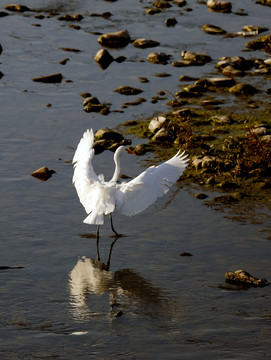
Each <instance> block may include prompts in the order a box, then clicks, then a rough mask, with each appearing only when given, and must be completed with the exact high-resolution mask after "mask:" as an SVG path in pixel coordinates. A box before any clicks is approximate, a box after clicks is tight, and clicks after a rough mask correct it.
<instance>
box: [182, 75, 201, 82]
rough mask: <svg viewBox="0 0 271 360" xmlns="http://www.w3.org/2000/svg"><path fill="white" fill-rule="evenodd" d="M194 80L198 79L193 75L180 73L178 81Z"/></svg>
mask: <svg viewBox="0 0 271 360" xmlns="http://www.w3.org/2000/svg"><path fill="white" fill-rule="evenodd" d="M196 80H198V79H197V78H195V77H193V76H189V75H181V76H180V77H179V81H196Z"/></svg>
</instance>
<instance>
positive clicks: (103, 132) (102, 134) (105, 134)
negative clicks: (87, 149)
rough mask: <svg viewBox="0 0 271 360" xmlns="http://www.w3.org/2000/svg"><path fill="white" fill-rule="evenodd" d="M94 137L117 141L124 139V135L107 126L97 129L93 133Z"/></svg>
mask: <svg viewBox="0 0 271 360" xmlns="http://www.w3.org/2000/svg"><path fill="white" fill-rule="evenodd" d="M95 138H96V139H97V140H110V141H114V142H117V143H119V142H121V141H123V140H124V137H123V136H122V135H121V134H120V133H118V132H116V131H114V130H111V129H109V128H104V129H100V130H98V131H97V132H96V134H95Z"/></svg>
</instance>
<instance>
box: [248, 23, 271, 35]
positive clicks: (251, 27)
mask: <svg viewBox="0 0 271 360" xmlns="http://www.w3.org/2000/svg"><path fill="white" fill-rule="evenodd" d="M242 30H243V31H244V32H246V33H254V35H258V34H260V33H262V32H265V31H268V28H266V27H261V26H257V25H244V26H243V27H242Z"/></svg>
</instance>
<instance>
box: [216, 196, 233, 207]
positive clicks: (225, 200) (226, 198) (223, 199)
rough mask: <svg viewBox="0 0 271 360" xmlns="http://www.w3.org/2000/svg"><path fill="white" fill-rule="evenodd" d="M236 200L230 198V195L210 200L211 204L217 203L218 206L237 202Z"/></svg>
mask: <svg viewBox="0 0 271 360" xmlns="http://www.w3.org/2000/svg"><path fill="white" fill-rule="evenodd" d="M237 201H238V200H237V199H236V198H235V197H234V196H232V195H221V196H216V197H214V198H213V199H212V200H211V203H219V204H225V205H227V204H232V203H235V202H237Z"/></svg>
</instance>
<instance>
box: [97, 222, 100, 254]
mask: <svg viewBox="0 0 271 360" xmlns="http://www.w3.org/2000/svg"><path fill="white" fill-rule="evenodd" d="M99 233H100V226H99V225H98V227H97V235H96V246H97V260H99V261H100V251H99V240H100V236H99Z"/></svg>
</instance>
